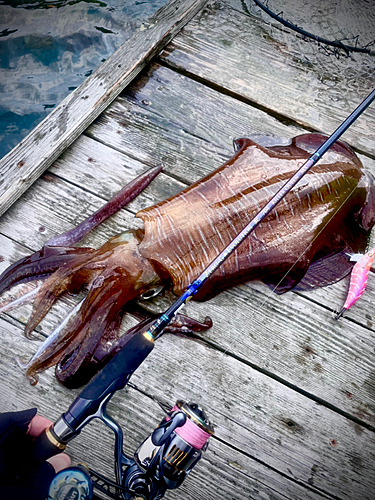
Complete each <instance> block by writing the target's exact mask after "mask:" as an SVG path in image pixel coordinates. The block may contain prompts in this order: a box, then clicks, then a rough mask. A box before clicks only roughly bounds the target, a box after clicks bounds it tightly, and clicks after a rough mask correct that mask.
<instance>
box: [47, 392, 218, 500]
mask: <svg viewBox="0 0 375 500" xmlns="http://www.w3.org/2000/svg"><path fill="white" fill-rule="evenodd" d="M105 406H106V405H103V406H102V408H101V410H100V412H99V415H97V417H98V418H100V419H101V420H102V421H103V422H104V423H105V424H106V425H107V426H108V427H110V428H111V429H112V430H113V431H114V433H115V473H116V482H113V481H110V480H108V479H107V478H105V477H104V476H102V475H101V474H99V473H97V472H95V471H94V470H88V469H85V468H81V467H72V468H70V469H66V470H64V471H61V472H60V473H59V474H58V475H57V476H56V477H55V479H54V481H53V482H52V484H51V486H50V491H49V496H48V500H70V499H74V500H89V499H91V498H98V497H97V496H95V493H94V490H98V491H100V492H101V493H104V494H105V495H106V496H107V497H109V498H113V499H115V500H141V499H142V500H143V499H144V500H159V499H161V498H163V496H164V494H165V492H166V491H167V490H168V489H175V488H178V487H179V486H181V484H182V482H183V481H184V480H185V478H186V477H187V476H188V474H189V473H190V471H191V470H192V469H193V467H194V466H195V465H196V464H197V462H198V461H199V459H200V458H201V457H202V454H203V452H204V451H205V450H206V449H207V446H208V440H209V438H210V436H211V435H212V434H213V427H212V425H211V424H210V423H209V421H208V419H207V417H206V414H205V412H204V411H203V410H202V409H201V408H200V407H199V406H198V405H197V404H195V403H186V402H184V401H177V403H176V405H175V406H174V407H173V408H172V409H171V410H169V411H168V412H167V415H166V416H165V418H164V419H163V420H162V421H161V422H160V424H159V425H158V427H157V428H156V429H155V430H154V431H153V432H152V433H151V434H150V436H149V437H148V438H147V439H146V440H145V441H144V442H143V443H142V444H141V445H140V446H139V447H138V449H137V451H136V452H135V454H134V458H130V457H127V456H126V455H125V454H124V453H123V451H122V449H123V432H122V429H121V428H120V427H119V425H118V424H117V423H116V422H115V421H114V420H113V419H112V418H111V417H110V416H109V415H108V414H107V413H106V412H105ZM56 425H57V423H56ZM56 425H55V428H56ZM93 495H94V496H93Z"/></svg>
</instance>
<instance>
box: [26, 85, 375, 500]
mask: <svg viewBox="0 0 375 500" xmlns="http://www.w3.org/2000/svg"><path fill="white" fill-rule="evenodd" d="M374 99H375V89H374V90H373V91H372V92H371V93H370V94H369V95H368V96H367V97H366V99H364V100H363V102H362V103H361V104H360V105H359V106H358V107H357V108H356V109H355V110H354V111H353V112H352V114H351V115H350V116H349V117H348V118H347V119H346V120H345V121H344V122H343V123H342V124H341V125H340V126H339V127H338V128H337V129H336V130H335V132H333V134H332V135H331V136H330V137H329V138H328V139H327V140H326V141H325V142H324V143H323V144H322V145H321V146H320V147H319V148H318V149H317V150H316V151H315V153H314V154H313V155H312V156H311V157H310V158H309V159H308V160H307V161H306V162H305V163H304V164H303V165H302V166H301V167H300V169H299V170H298V171H297V172H296V173H295V174H294V175H293V176H292V177H291V178H290V179H289V180H288V181H287V182H286V183H285V184H284V185H283V186H282V187H281V188H280V190H279V191H278V192H277V193H276V194H275V195H274V196H273V197H272V198H271V200H270V201H269V202H268V203H267V204H266V205H265V206H264V207H263V208H262V209H261V210H260V212H259V213H258V214H257V215H256V216H255V217H254V218H253V219H252V220H251V221H250V222H249V223H248V224H247V225H246V226H245V228H244V229H243V230H242V231H241V232H240V233H239V234H238V235H237V236H236V237H235V238H234V239H233V241H232V242H231V243H230V244H229V245H228V246H227V247H226V248H225V249H224V250H223V251H222V252H221V253H220V254H219V255H218V256H217V257H216V258H215V259H214V260H213V262H212V263H211V264H210V265H209V266H208V267H207V268H206V270H205V271H204V272H203V273H201V274H200V276H198V278H196V279H195V280H194V281H193V282H192V283H191V284H190V285H189V286H188V288H187V289H186V291H185V292H184V293H183V294H182V295H181V296H180V297H179V298H178V299H177V300H176V301H175V302H174V303H173V304H172V306H171V307H170V308H169V309H168V310H167V311H165V312H164V313H163V314H162V315H161V316H160V317H159V318H158V319H156V320H150V322H148V323H147V324H146V325H144V326H143V327H142V328H140V329H139V330H138V331H137V332H136V333H134V335H132V336H131V337H130V339H129V341H128V342H127V344H126V345H125V346H124V347H123V348H122V349H121V350H120V351H119V352H118V353H117V354H116V356H114V358H113V359H112V360H111V361H110V362H109V363H108V364H107V365H106V366H105V367H104V368H103V369H102V371H101V372H99V373H98V374H97V375H96V376H95V377H94V378H93V379H92V380H91V381H90V382H89V383H88V385H87V386H86V387H85V388H84V389H83V391H82V392H81V394H80V395H79V396H78V397H77V398H76V399H75V400H74V401H73V403H72V404H71V405H70V407H69V409H68V410H67V411H66V412H65V413H63V414H62V415H61V417H60V418H59V419H58V420H57V421H56V422H55V423H54V424H53V425H52V426H51V427H50V428H49V429H47V430H46V431H45V432H44V433H43V434H42V435H41V436H40V437H39V438H37V439H36V441H35V443H34V446H35V448H34V459H35V461H43V460H46V459H47V458H49V457H51V456H52V455H56V454H58V453H61V452H62V451H63V450H64V449H65V447H66V445H67V443H69V442H70V441H71V440H72V439H73V438H74V437H76V436H77V435H78V434H79V433H80V432H81V430H82V428H83V427H84V426H85V425H87V424H88V423H89V422H90V421H91V420H92V419H94V418H99V419H101V420H102V421H103V422H104V423H105V424H106V425H107V426H108V427H110V428H111V429H112V430H113V431H114V433H115V436H116V441H115V474H116V481H117V486H116V490H115V494H114V496H112V498H116V499H117V498H118V499H124V500H128V499H136V498H138V499H146V500H156V499H160V498H162V497H163V496H164V493H165V491H166V490H167V489H173V488H176V487H178V486H179V485H180V484H181V483H182V481H183V480H184V479H185V477H186V476H187V475H188V473H189V472H190V471H191V469H192V467H193V466H194V465H195V464H196V463H197V462H198V460H199V459H200V457H201V455H202V452H203V451H204V449H205V448H206V447H207V442H208V439H209V437H210V435H212V433H213V429H212V426H211V425H210V424H209V422H208V420H207V418H206V416H205V414H204V412H203V410H201V409H199V410H197V411H193V410H194V409H197V408H198V407H197V406H196V405H194V404H192V405H190V406H189V405H187V406H186V407H185V411H184V410H183V408H182V407H177V408H178V409H177V410H176V409H173V411H172V412H171V413H170V416H169V420H166V421H165V422H164V423H162V424H161V425H160V426H159V427H158V428H157V429H156V430H155V431H154V433H153V434H152V435H151V436H150V438H149V440H146V442H147V443H148V444H147V445H146V444H145V443H146V442H145V443H144V445H145V447H146V449H147V450H148V452H147V453H145V454H144V455H145V456H146V458H145V460H143V461H142V459H141V458H140V455H139V454H138V455H137V453H136V455H135V459H134V460H130V459H129V458H128V457H126V456H125V455H124V454H123V451H122V443H123V434H122V430H121V428H120V427H119V426H118V424H117V423H116V422H115V421H114V420H113V419H112V418H111V417H110V416H109V415H108V414H107V413H106V406H107V404H108V402H109V400H110V399H111V397H112V396H113V395H114V393H115V392H116V391H118V390H120V389H122V388H124V387H125V386H126V384H127V383H128V381H129V379H130V377H131V375H132V374H133V373H134V371H135V370H136V369H137V368H138V367H139V366H140V365H141V363H142V362H143V361H144V360H145V359H146V358H147V356H148V355H149V354H150V353H151V352H152V350H153V348H154V342H155V340H157V339H158V338H159V337H160V335H161V334H162V332H163V329H164V328H165V327H166V326H167V325H168V324H169V323H170V322H171V320H172V319H173V318H174V316H175V315H176V314H177V312H178V311H179V310H180V309H181V308H182V307H183V306H184V305H185V304H186V302H188V301H189V300H190V299H191V298H192V297H193V296H194V295H195V294H196V293H197V292H198V291H199V290H200V289H201V288H202V286H203V285H204V284H205V283H206V282H207V280H208V279H209V278H210V277H211V276H212V275H213V273H214V272H215V271H216V270H217V269H218V268H219V267H220V265H221V264H222V263H223V262H224V261H225V260H226V259H227V258H228V257H229V256H230V255H231V254H232V253H233V252H234V251H235V249H236V248H238V246H239V245H240V244H241V243H242V242H243V241H244V239H245V238H246V237H247V236H248V235H249V234H250V233H251V232H252V231H254V229H255V228H256V227H257V226H258V225H259V224H260V223H261V222H262V221H263V220H264V219H265V217H267V215H268V214H269V213H270V212H271V211H272V210H273V209H274V208H275V207H276V205H277V204H278V203H280V201H281V200H282V199H283V198H285V196H286V195H287V194H288V193H289V192H290V190H291V189H292V188H293V187H294V186H295V185H296V184H297V183H298V182H299V181H300V180H301V179H302V177H303V176H304V175H305V174H306V173H307V172H308V171H309V170H310V169H311V168H312V167H313V165H315V163H316V162H317V161H318V160H319V159H320V158H321V157H322V156H323V155H324V154H325V153H326V152H327V150H328V149H329V148H330V147H331V146H332V145H333V144H334V143H335V142H336V141H337V140H338V139H339V138H340V137H341V135H342V134H343V133H344V132H345V131H346V130H347V129H348V128H349V127H350V126H351V125H352V124H353V123H354V121H355V120H356V119H357V118H358V117H359V116H360V115H361V114H362V113H363V111H364V110H365V109H366V108H367V107H368V106H369V105H370V104H371V103H372V102H373V101H374ZM182 406H183V405H182ZM192 408H193V409H192ZM187 424H189V429H190V430H189V431H188V432H184V431H183V429H184V426H185V425H187ZM190 424H192V425H190ZM181 432H182V433H183V436H184V437H181ZM202 432H203V433H204V434H202ZM179 433H180V435H179ZM175 439H176V440H177V441H178V443H176V442H175V441H174V440H175ZM182 442H183V443H185V445H184V446H185V448H181V446H182ZM173 446H175V447H174V448H173ZM172 448H173V450H178V452H181V457H180V455H178V456H179V459H178V460H174V459H172V460H168V456H169V455H168V450H169V453H172V451H171V450H172ZM141 455H142V453H141ZM142 456H143V455H142ZM172 456H173V454H172ZM180 458H181V460H180ZM137 488H138V489H137ZM107 493H108V492H107ZM51 498H54V497H51ZM56 498H57V497H56ZM59 498H60V497H59ZM61 498H64V497H61ZM87 498H89V497H87Z"/></svg>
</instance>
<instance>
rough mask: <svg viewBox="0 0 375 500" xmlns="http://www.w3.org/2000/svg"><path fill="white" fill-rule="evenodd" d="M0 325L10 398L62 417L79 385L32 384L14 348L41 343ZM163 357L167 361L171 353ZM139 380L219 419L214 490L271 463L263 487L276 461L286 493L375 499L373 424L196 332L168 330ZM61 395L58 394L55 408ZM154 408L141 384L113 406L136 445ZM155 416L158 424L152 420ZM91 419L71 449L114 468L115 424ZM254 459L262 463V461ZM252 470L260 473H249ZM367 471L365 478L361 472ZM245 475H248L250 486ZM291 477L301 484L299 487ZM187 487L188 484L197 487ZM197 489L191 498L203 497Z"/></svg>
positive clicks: (152, 392) (161, 395) (9, 402)
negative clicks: (107, 429)
mask: <svg viewBox="0 0 375 500" xmlns="http://www.w3.org/2000/svg"><path fill="white" fill-rule="evenodd" d="M0 329H1V330H2V349H3V356H2V359H1V361H0V373H1V375H2V380H3V381H4V382H3V384H2V386H1V387H0V401H1V404H2V407H4V408H6V409H16V408H20V407H22V408H26V407H28V406H31V405H36V406H37V407H38V408H40V412H41V413H44V414H46V415H48V416H50V418H52V419H55V418H57V417H58V416H59V414H60V413H61V412H62V411H64V410H65V409H66V407H67V406H68V405H69V403H70V401H71V400H72V399H73V397H74V395H75V394H77V391H71V392H70V391H68V390H66V389H64V388H63V387H61V386H60V385H59V384H57V382H56V381H55V380H54V379H53V372H52V371H51V370H50V371H49V372H46V373H44V374H43V375H42V376H41V380H40V382H39V384H38V385H37V386H36V387H32V388H31V387H30V388H29V389H28V390H27V386H26V383H25V380H24V379H23V375H22V374H21V373H20V371H19V370H18V368H17V367H16V366H15V363H14V361H13V357H14V356H15V355H18V356H25V354H26V353H31V352H32V351H33V350H35V348H34V346H33V343H32V342H27V341H26V340H25V339H22V337H21V333H20V331H19V328H18V327H17V325H12V323H11V322H10V323H8V322H6V321H4V320H2V321H0ZM15 338H17V342H15ZM165 359H168V363H165V362H163V360H164V361H165ZM197 373H199V378H198V379H197V377H196V374H197ZM150 375H151V376H150ZM171 381H173V383H172V384H171ZM132 383H133V384H135V386H136V387H139V389H140V390H142V391H143V392H144V393H145V394H147V395H148V396H149V397H150V396H152V397H156V398H157V399H166V400H167V401H171V403H172V402H173V401H174V400H175V399H177V398H186V399H189V400H197V401H199V402H200V403H201V404H202V405H203V406H204V407H205V408H206V409H207V412H208V414H209V415H210V417H211V419H212V420H214V421H215V424H216V431H215V432H216V436H217V438H218V439H219V441H220V443H222V444H223V445H219V447H218V449H217V451H215V452H214V455H213V456H211V458H209V462H210V464H211V465H212V468H213V469H211V470H210V471H209V474H210V479H209V480H207V483H208V484H206V485H205V486H204V491H205V494H206V495H207V493H208V492H209V491H210V489H211V488H212V484H214V482H218V487H219V488H220V491H221V490H223V491H225V490H226V489H227V488H228V484H227V483H229V484H230V482H231V481H234V482H239V483H240V484H239V485H238V486H237V487H238V488H243V489H244V490H245V492H246V491H247V490H248V488H249V486H250V484H247V483H248V481H249V479H250V478H249V477H247V476H249V475H250V474H251V476H252V475H253V474H254V472H255V477H257V476H258V477H259V473H260V472H262V470H263V469H264V467H265V465H266V466H267V467H268V471H267V472H266V475H265V477H264V479H263V481H265V484H264V485H263V486H262V487H261V491H263V492H264V491H267V489H268V487H269V485H270V481H271V484H272V482H273V481H274V479H275V477H277V475H276V474H275V472H272V470H274V471H275V470H279V471H281V472H282V473H283V474H285V475H286V476H287V477H288V478H289V480H287V481H285V479H283V480H282V479H281V478H279V479H278V480H276V483H278V482H280V485H278V486H277V488H276V490H277V491H278V492H279V493H280V492H282V493H284V494H286V491H285V490H287V491H288V490H289V491H288V495H287V498H296V499H298V498H300V497H299V496H298V495H301V494H302V490H301V486H300V484H301V483H302V484H305V486H306V487H308V488H309V489H310V488H311V489H312V490H313V489H316V491H324V492H326V493H328V494H329V493H331V494H334V495H336V496H339V497H340V498H355V494H358V495H360V498H364V499H365V498H368V499H371V484H372V481H373V480H374V474H375V473H374V472H373V468H372V461H373V453H374V452H375V438H374V435H373V433H372V432H370V431H368V430H367V429H365V428H363V427H361V426H360V425H357V424H354V423H353V422H350V421H348V420H347V419H346V418H344V417H342V416H340V415H337V414H336V413H334V412H332V411H330V410H328V409H327V408H324V407H322V406H321V405H319V404H317V403H315V402H313V401H311V400H309V399H307V398H305V397H304V396H301V395H299V394H296V393H295V392H294V391H293V390H291V389H288V388H286V387H285V386H283V385H282V384H280V383H279V382H276V381H274V380H272V379H269V378H268V377H266V376H265V375H263V374H261V373H259V372H256V371H255V370H253V369H252V368H250V367H249V366H246V365H244V364H243V363H241V362H239V361H237V360H234V359H233V358H231V356H229V355H228V354H222V353H221V352H219V351H217V350H213V349H210V348H208V347H207V346H205V345H203V344H197V343H196V342H193V341H192V340H189V339H182V338H174V337H173V336H165V337H164V338H163V339H162V340H161V341H160V342H158V344H157V346H156V349H155V351H154V352H153V353H152V355H151V356H150V358H148V359H147V361H146V362H145V363H144V364H143V365H142V367H141V368H140V369H139V370H138V371H137V372H136V374H134V376H133V378H132ZM11 391H13V394H11ZM128 398H130V401H129V399H128ZM55 400H56V401H57V402H58V403H57V404H56V405H53V408H50V405H51V403H52V401H55ZM129 404H130V407H129ZM153 408H154V407H153V405H151V404H150V402H149V401H147V400H146V401H145V398H144V396H142V394H140V393H139V392H138V391H137V393H134V392H133V391H132V390H128V391H126V392H125V393H123V394H121V393H119V394H118V395H117V396H116V397H115V398H114V400H113V404H111V408H110V411H111V413H113V415H114V416H115V417H116V418H118V419H119V420H120V422H121V424H122V425H123V426H124V428H125V429H127V434H126V443H127V449H128V450H131V449H133V450H134V449H135V447H136V445H137V443H138V444H139V442H140V441H141V440H142V437H143V438H144V437H145V433H146V430H145V429H147V428H148V429H152V427H153V426H155V419H154V420H153V419H152V414H153V413H152V411H154V412H155V408H154V409H153ZM144 413H146V414H145V415H144ZM155 413H156V414H157V411H156V412H155ZM137 414H138V415H137ZM145 419H146V420H145ZM150 420H151V422H152V424H149V421H150ZM135 422H137V424H136V425H135ZM323 423H324V424H323ZM146 424H147V425H146ZM90 428H91V426H90V427H88V428H86V431H85V433H84V437H83V439H81V440H79V441H77V443H76V441H73V443H72V453H73V456H74V458H75V459H81V460H82V459H83V460H85V461H87V460H89V461H90V462H91V465H92V466H93V467H99V468H100V469H101V470H103V468H104V470H106V471H107V472H110V471H109V470H108V469H109V468H108V465H105V463H106V462H108V448H109V447H108V444H107V445H105V440H107V439H108V433H105V434H104V438H103V436H102V433H101V432H99V429H100V428H98V427H97V428H95V429H94V431H93V432H94V433H95V434H91V433H90V434H89V429H90ZM142 433H143V435H142ZM128 434H129V436H128ZM332 440H334V441H332ZM223 447H224V449H225V448H226V449H227V453H228V455H227V456H225V454H224V455H223ZM228 447H229V448H228ZM99 449H104V450H106V452H105V455H104V456H97V454H96V453H95V450H99ZM88 450H90V452H89V453H88ZM98 455H101V454H99V453H98ZM234 457H236V458H235V459H234ZM86 459H87V460H86ZM254 459H255V460H257V461H258V462H260V464H264V465H260V464H257V463H254V462H253V460H254ZM215 465H216V467H217V468H216V469H214V467H215ZM252 469H253V470H254V472H250V471H251V470H252ZM360 473H362V476H363V477H359V474H360ZM222 474H223V475H224V477H223V478H222V477H221V476H222ZM243 476H245V477H243ZM241 477H243V479H244V484H242V485H241ZM263 481H262V482H263ZM292 481H297V483H300V484H299V485H298V486H297V485H296V484H293V483H292ZM272 486H273V487H275V485H272ZM187 490H188V491H187V493H188V492H189V490H190V487H189V488H187ZM239 491H240V489H239V490H238V492H239ZM192 493H193V491H192V492H190V495H189V496H188V498H195V497H194V496H193V495H192ZM306 493H307V494H309V492H308V491H306ZM310 494H311V493H310ZM313 497H314V496H313ZM177 498H179V497H177ZM181 498H183V497H182V496H181ZM203 498H204V497H203ZM208 498H210V496H209V495H208ZM229 498H231V497H229ZM234 498H236V497H235V496H234Z"/></svg>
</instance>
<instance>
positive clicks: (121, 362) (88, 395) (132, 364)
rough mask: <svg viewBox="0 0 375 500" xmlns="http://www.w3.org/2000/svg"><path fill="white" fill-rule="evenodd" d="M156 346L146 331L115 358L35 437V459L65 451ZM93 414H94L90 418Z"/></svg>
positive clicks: (43, 458) (140, 333) (135, 336)
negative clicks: (66, 408)
mask: <svg viewBox="0 0 375 500" xmlns="http://www.w3.org/2000/svg"><path fill="white" fill-rule="evenodd" d="M153 348H154V343H153V340H152V339H150V337H148V336H147V335H146V336H145V335H144V334H143V332H142V331H140V332H137V333H136V334H134V335H133V336H132V337H131V338H130V340H129V342H128V343H127V344H126V345H125V346H124V347H123V348H122V349H121V350H120V351H119V352H118V353H117V354H116V356H114V358H112V359H111V361H110V362H109V363H108V364H107V365H106V366H105V367H104V368H103V370H102V371H100V372H99V373H98V374H97V375H96V376H95V377H94V378H93V379H92V380H91V381H90V382H89V383H88V384H87V386H86V387H85V388H84V389H83V391H82V392H81V394H80V395H79V396H78V397H77V398H76V399H75V400H74V401H73V403H72V404H71V405H70V407H69V409H68V411H67V412H66V413H63V414H62V415H61V417H60V418H59V419H58V420H57V421H56V422H55V423H54V424H53V425H52V426H51V427H50V428H48V429H46V431H44V432H43V433H42V434H41V435H40V436H39V437H38V438H36V439H35V441H34V450H33V459H34V460H35V461H38V462H39V461H44V460H46V459H47V458H50V457H52V456H53V455H57V454H58V453H61V452H62V451H64V449H65V447H66V444H67V443H68V442H69V441H70V440H71V439H73V438H74V437H75V436H77V435H78V434H79V433H80V431H81V428H82V427H83V426H84V425H85V424H86V423H88V422H89V421H90V420H91V418H93V417H94V416H95V415H96V413H97V412H98V410H99V408H100V406H101V405H102V403H103V402H104V401H105V400H106V401H108V400H109V398H110V397H111V396H112V395H113V393H114V392H115V391H118V390H120V389H122V388H123V387H125V385H126V384H127V383H128V381H129V379H130V377H131V376H132V374H133V373H134V372H135V370H136V369H137V368H138V367H139V366H140V365H141V364H142V363H143V361H144V360H145V359H146V358H147V356H148V355H149V354H150V352H151V351H152V349H153ZM90 417H91V418H90Z"/></svg>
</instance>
